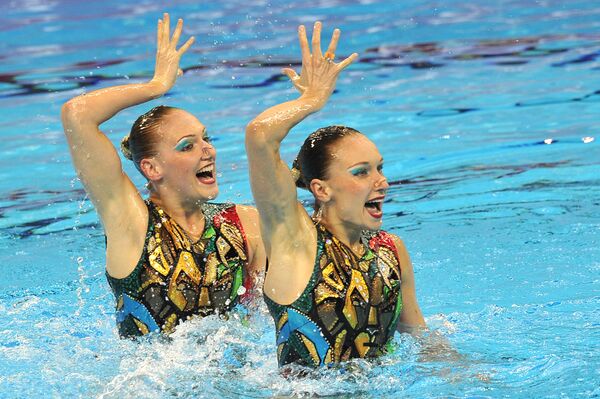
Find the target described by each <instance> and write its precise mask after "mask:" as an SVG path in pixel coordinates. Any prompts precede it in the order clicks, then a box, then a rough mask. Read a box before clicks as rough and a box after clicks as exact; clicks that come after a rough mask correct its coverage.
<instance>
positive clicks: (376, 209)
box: [365, 197, 383, 219]
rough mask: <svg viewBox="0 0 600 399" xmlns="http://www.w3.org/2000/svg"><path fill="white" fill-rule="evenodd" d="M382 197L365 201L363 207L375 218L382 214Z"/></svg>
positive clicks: (379, 217)
mask: <svg viewBox="0 0 600 399" xmlns="http://www.w3.org/2000/svg"><path fill="white" fill-rule="evenodd" d="M382 208H383V197H379V198H374V199H372V200H370V201H367V202H366V203H365V209H366V210H367V212H368V213H369V215H371V217H373V218H375V219H381V217H382V216H383V211H382Z"/></svg>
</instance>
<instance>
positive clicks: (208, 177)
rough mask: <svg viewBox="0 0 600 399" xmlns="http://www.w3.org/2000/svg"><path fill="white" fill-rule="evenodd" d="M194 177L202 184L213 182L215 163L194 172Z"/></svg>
mask: <svg viewBox="0 0 600 399" xmlns="http://www.w3.org/2000/svg"><path fill="white" fill-rule="evenodd" d="M196 178H197V179H198V180H199V181H200V183H203V184H213V183H214V182H215V181H216V180H215V165H214V164H211V165H208V166H205V167H203V168H202V169H200V170H199V171H197V172H196Z"/></svg>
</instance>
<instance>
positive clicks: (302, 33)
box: [281, 21, 358, 108]
mask: <svg viewBox="0 0 600 399" xmlns="http://www.w3.org/2000/svg"><path fill="white" fill-rule="evenodd" d="M298 38H299V40H300V48H301V49H302V70H301V72H300V75H298V74H297V73H296V71H294V70H293V69H291V68H284V69H282V71H281V72H282V73H283V74H285V75H287V77H289V78H290V80H291V81H292V83H293V85H294V87H295V88H296V89H297V90H298V91H299V92H300V94H301V95H302V97H304V98H307V99H310V100H312V101H313V102H314V104H315V105H316V106H317V107H318V108H321V107H323V106H324V105H325V103H326V102H327V99H329V96H331V93H333V90H334V89H335V83H336V81H337V78H338V75H339V74H340V72H342V70H344V68H346V67H347V66H348V65H350V64H351V63H352V62H353V61H354V60H355V59H356V58H357V57H358V54H356V53H353V54H352V55H350V56H349V57H348V58H346V59H345V60H343V61H342V62H339V63H335V62H334V58H335V49H336V47H337V43H338V40H339V38H340V30H339V29H336V30H334V31H333V36H332V37H331V42H330V43H329V47H328V48H327V51H326V52H325V54H323V53H322V52H321V22H318V21H317V22H315V26H314V28H313V35H312V53H311V52H310V48H309V46H308V39H307V38H306V28H305V27H304V25H300V26H299V27H298Z"/></svg>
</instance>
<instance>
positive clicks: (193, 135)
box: [177, 134, 196, 143]
mask: <svg viewBox="0 0 600 399" xmlns="http://www.w3.org/2000/svg"><path fill="white" fill-rule="evenodd" d="M195 137H196V135H195V134H188V135H185V136H183V137H180V138H179V140H177V143H180V142H181V140H185V139H188V138H195Z"/></svg>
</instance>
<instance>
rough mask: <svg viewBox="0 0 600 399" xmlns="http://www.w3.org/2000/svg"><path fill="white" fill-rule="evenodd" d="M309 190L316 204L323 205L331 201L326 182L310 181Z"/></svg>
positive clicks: (329, 190) (329, 189)
mask: <svg viewBox="0 0 600 399" xmlns="http://www.w3.org/2000/svg"><path fill="white" fill-rule="evenodd" d="M309 188H310V191H311V192H312V193H313V195H314V196H315V198H316V199H317V201H318V202H320V203H322V204H324V203H326V202H329V201H330V200H331V188H330V187H329V184H327V182H326V181H324V180H319V179H312V180H311V182H310V187H309Z"/></svg>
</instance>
